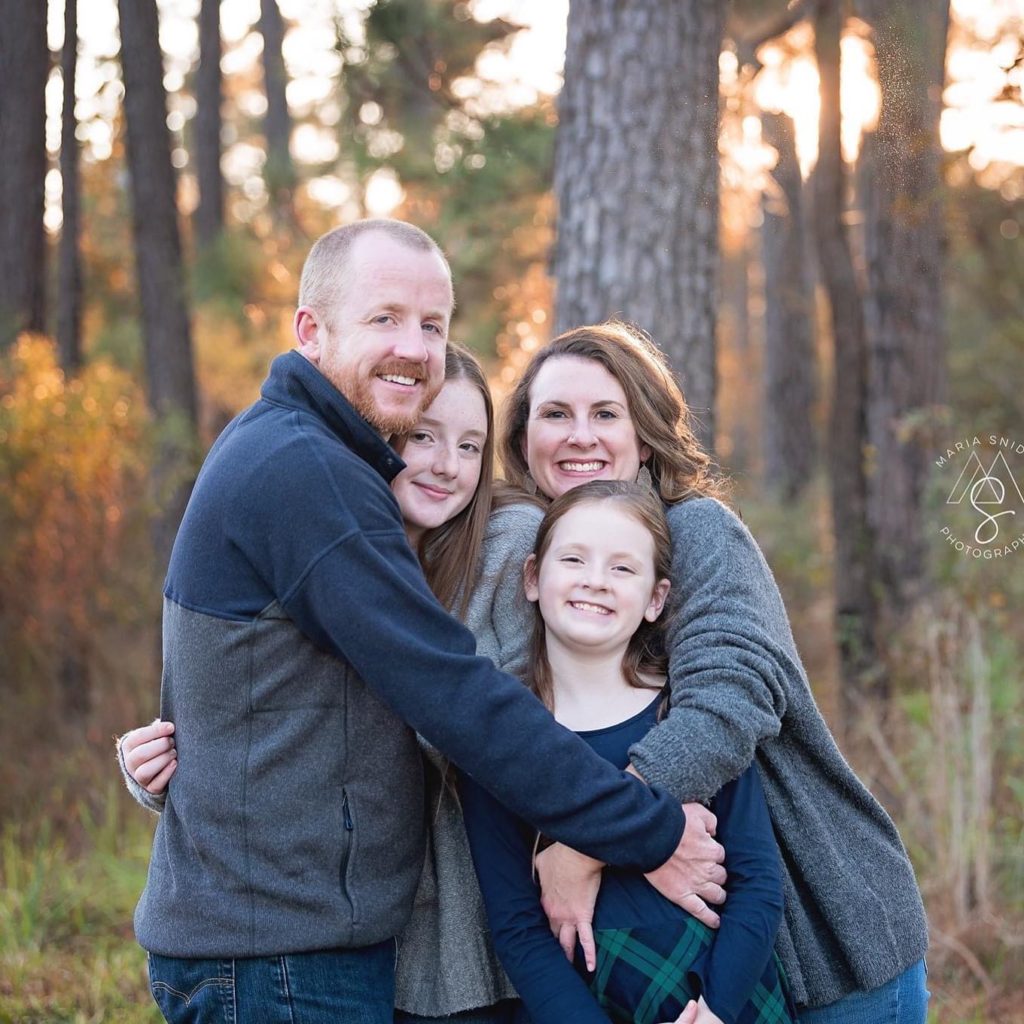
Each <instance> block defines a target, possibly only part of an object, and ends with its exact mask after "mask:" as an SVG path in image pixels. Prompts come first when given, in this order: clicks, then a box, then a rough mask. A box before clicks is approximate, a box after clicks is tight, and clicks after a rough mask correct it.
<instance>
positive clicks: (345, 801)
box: [341, 789, 355, 832]
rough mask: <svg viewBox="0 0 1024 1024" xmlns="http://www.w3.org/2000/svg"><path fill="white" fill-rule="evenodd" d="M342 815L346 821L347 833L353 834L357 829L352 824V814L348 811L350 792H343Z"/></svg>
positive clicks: (345, 790) (344, 790)
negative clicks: (354, 829) (353, 830)
mask: <svg viewBox="0 0 1024 1024" xmlns="http://www.w3.org/2000/svg"><path fill="white" fill-rule="evenodd" d="M341 815H342V817H343V818H344V819H345V831H346V832H351V831H352V829H353V828H354V827H355V826H354V825H353V824H352V812H351V811H350V810H349V809H348V790H347V789H343V790H342V791H341Z"/></svg>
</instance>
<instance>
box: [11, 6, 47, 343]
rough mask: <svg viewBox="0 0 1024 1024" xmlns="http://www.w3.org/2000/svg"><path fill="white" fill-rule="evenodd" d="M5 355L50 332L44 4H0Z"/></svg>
mask: <svg viewBox="0 0 1024 1024" xmlns="http://www.w3.org/2000/svg"><path fill="white" fill-rule="evenodd" d="M0 26H2V27H0V351H2V350H3V349H4V348H6V347H7V346H8V345H10V344H11V343H12V342H13V341H14V339H15V338H16V337H17V336H18V333H19V332H20V331H24V330H29V331H43V330H45V319H46V306H45V299H46V293H45V277H46V274H45V268H46V233H45V230H44V228H43V186H44V181H45V178H46V80H47V77H48V75H49V71H50V51H49V48H48V44H47V41H46V4H45V3H44V2H41V0H32V2H26V0H0Z"/></svg>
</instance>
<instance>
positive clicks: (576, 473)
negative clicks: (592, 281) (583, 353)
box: [526, 356, 648, 498]
mask: <svg viewBox="0 0 1024 1024" xmlns="http://www.w3.org/2000/svg"><path fill="white" fill-rule="evenodd" d="M647 454H648V452H647V450H646V446H641V444H640V439H639V438H638V437H637V433H636V428H635V427H634V426H633V421H632V420H631V419H630V414H629V406H628V404H627V401H626V393H625V392H624V391H623V389H622V385H621V384H620V383H619V382H618V381H617V380H616V379H615V377H614V376H613V375H612V374H611V373H609V372H608V371H607V370H606V369H605V368H604V367H603V366H602V365H601V364H600V363H596V362H594V361H593V360H591V359H583V358H580V357H578V356H555V357H553V358H551V359H549V360H548V361H547V362H546V363H544V365H543V366H542V367H541V368H540V370H539V371H538V373H537V376H536V378H534V381H533V385H532V386H531V388H530V412H529V417H528V419H527V424H526V461H527V464H528V466H529V469H530V475H531V476H532V477H533V479H534V480H535V481H536V483H537V489H538V490H539V491H540V492H541V493H542V494H545V495H547V497H549V498H557V497H558V496H559V495H560V494H564V493H565V492H566V491H569V490H571V489H572V488H573V487H576V486H578V485H579V484H582V483H586V482H587V481H588V480H635V479H636V475H637V472H638V471H639V469H640V463H641V462H642V461H643V460H644V459H645V458H646V457H647Z"/></svg>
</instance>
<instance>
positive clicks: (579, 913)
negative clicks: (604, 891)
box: [534, 843, 604, 971]
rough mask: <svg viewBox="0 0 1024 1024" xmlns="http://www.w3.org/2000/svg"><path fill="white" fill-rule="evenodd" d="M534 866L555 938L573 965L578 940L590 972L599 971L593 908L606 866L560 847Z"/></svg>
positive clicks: (547, 852)
mask: <svg viewBox="0 0 1024 1024" xmlns="http://www.w3.org/2000/svg"><path fill="white" fill-rule="evenodd" d="M534 864H535V866H536V869H537V878H538V879H539V881H540V892H541V900H540V902H541V906H542V907H543V908H544V913H545V914H547V917H548V924H549V925H550V926H551V932H552V934H553V935H554V936H555V938H556V939H558V944H559V945H560V946H561V947H562V949H563V950H564V952H565V955H566V956H567V957H568V958H569V962H570V963H571V962H572V961H573V959H574V958H575V955H576V940H577V938H578V939H579V943H580V945H581V946H582V947H583V958H584V960H585V961H586V964H587V970H588V971H593V970H596V969H597V950H596V948H595V945H594V904H595V903H596V902H597V893H598V890H599V889H600V888H601V870H602V869H603V868H604V865H603V864H602V863H601V861H599V860H594V858H593V857H588V856H586V855H585V854H582V853H577V851H576V850H573V849H570V848H569V847H568V846H563V845H562V844H561V843H555V844H554V845H553V846H549V847H548V848H547V849H546V850H544V851H542V852H541V853H539V854H537V857H536V859H535V861H534Z"/></svg>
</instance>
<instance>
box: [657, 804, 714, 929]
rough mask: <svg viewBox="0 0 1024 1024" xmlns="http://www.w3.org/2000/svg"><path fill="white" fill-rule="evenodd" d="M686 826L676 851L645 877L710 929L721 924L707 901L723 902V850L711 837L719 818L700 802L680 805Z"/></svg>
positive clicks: (659, 890) (667, 897)
mask: <svg viewBox="0 0 1024 1024" xmlns="http://www.w3.org/2000/svg"><path fill="white" fill-rule="evenodd" d="M683 810H684V811H685V812H686V828H685V829H684V830H683V838H682V839H680V840H679V845H678V846H677V847H676V852H675V853H673V854H672V856H671V857H670V858H669V859H668V860H667V861H666V862H665V863H664V864H662V865H661V867H660V868H658V869H657V870H655V871H652V872H651V873H650V874H648V875H646V876H645V877H646V879H647V881H648V882H650V883H651V885H653V886H654V888H655V889H657V890H658V892H660V893H661V894H662V896H664V897H665V898H666V899H669V900H671V901H672V902H673V903H675V904H676V905H677V906H680V907H682V908H683V910H685V911H686V912H687V913H688V914H692V915H693V916H694V917H695V918H697V920H698V921H703V922H704V924H706V925H708V926H710V927H711V928H717V927H718V925H719V924H720V923H721V922H720V920H719V917H718V915H717V914H716V913H715V912H714V911H713V910H712V909H711V908H710V907H709V906H708V904H709V903H724V902H725V890H724V889H723V888H722V886H723V885H724V884H725V877H726V876H725V868H724V867H723V866H722V862H723V861H724V860H725V850H724V849H723V848H722V846H721V845H720V844H719V843H716V842H715V840H714V835H715V830H716V829H717V827H718V821H717V819H716V818H715V816H714V815H713V814H712V813H711V812H710V811H709V810H708V809H707V808H706V807H704V806H703V805H702V804H683Z"/></svg>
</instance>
